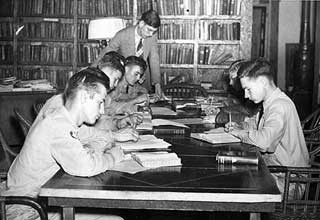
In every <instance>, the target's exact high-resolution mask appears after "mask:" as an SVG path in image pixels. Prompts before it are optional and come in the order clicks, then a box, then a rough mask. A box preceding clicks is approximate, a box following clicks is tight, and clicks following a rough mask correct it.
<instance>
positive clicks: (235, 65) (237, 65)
mask: <svg viewBox="0 0 320 220" xmlns="http://www.w3.org/2000/svg"><path fill="white" fill-rule="evenodd" d="M242 62H244V60H243V59H241V60H235V61H233V62H232V63H231V64H230V66H229V68H228V69H227V73H228V74H229V75H230V74H231V73H232V72H236V73H237V74H236V76H237V77H238V70H239V69H240V67H241V63H242Z"/></svg>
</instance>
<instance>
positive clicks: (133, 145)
mask: <svg viewBox="0 0 320 220" xmlns="http://www.w3.org/2000/svg"><path fill="white" fill-rule="evenodd" d="M117 145H119V146H120V147H121V148H122V150H124V151H125V152H132V151H142V150H146V149H167V148H168V147H169V146H171V144H169V143H168V142H166V141H164V140H163V139H160V138H157V137H156V136H154V135H140V137H139V140H138V141H137V142H133V141H128V142H120V143H119V142H118V143H117Z"/></svg>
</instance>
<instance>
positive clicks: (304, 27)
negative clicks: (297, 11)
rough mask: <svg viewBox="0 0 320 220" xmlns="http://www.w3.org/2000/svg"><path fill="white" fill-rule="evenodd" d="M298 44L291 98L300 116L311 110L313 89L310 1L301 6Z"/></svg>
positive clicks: (305, 0) (305, 1)
mask: <svg viewBox="0 0 320 220" xmlns="http://www.w3.org/2000/svg"><path fill="white" fill-rule="evenodd" d="M301 10H302V11H301V29H300V42H299V43H300V45H299V51H298V55H297V66H296V68H295V74H294V93H293V96H294V97H293V99H294V101H295V103H296V106H297V110H298V112H299V115H300V117H301V118H304V117H305V116H306V115H308V114H309V113H310V112H311V109H312V108H311V107H312V90H313V58H312V57H313V54H312V53H313V45H312V43H311V42H310V1H308V0H303V1H302V7H301Z"/></svg>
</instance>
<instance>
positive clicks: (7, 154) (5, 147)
mask: <svg viewBox="0 0 320 220" xmlns="http://www.w3.org/2000/svg"><path fill="white" fill-rule="evenodd" d="M0 147H1V148H0V152H1V153H3V155H4V159H5V164H2V165H3V166H2V168H3V169H1V172H2V171H3V170H7V169H8V168H9V167H10V166H11V163H12V162H13V160H14V158H15V157H16V156H17V155H18V152H16V151H14V150H13V149H12V148H11V147H10V146H9V144H8V142H7V141H6V139H5V137H4V135H3V133H2V131H1V129H0Z"/></svg>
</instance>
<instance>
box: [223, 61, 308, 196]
mask: <svg viewBox="0 0 320 220" xmlns="http://www.w3.org/2000/svg"><path fill="white" fill-rule="evenodd" d="M273 75H274V72H273V69H272V68H271V65H270V63H269V62H267V61H265V60H263V59H256V60H253V61H247V62H244V63H242V65H241V67H240V69H239V72H238V77H239V78H240V82H241V86H242V88H243V89H244V95H245V98H248V99H250V100H251V101H253V102H254V103H256V104H257V103H260V102H262V105H263V113H259V114H258V115H257V116H256V117H255V118H253V119H250V120H247V121H245V122H243V123H242V124H241V125H238V124H235V123H228V124H226V129H227V130H228V131H229V132H230V133H231V134H233V135H234V136H236V137H239V138H240V139H241V140H242V141H243V142H245V143H249V144H253V145H256V146H257V147H259V150H260V151H261V152H262V154H263V158H264V160H265V162H266V163H267V165H280V166H292V167H307V166H309V154H308V150H307V147H306V143H305V140H304V136H303V132H302V128H301V124H300V120H299V116H298V113H297V110H296V108H295V105H294V103H293V102H292V101H291V100H290V98H289V97H288V96H287V95H286V94H285V93H283V92H282V91H281V90H280V89H279V88H278V87H277V86H276V85H275V83H274V80H273ZM276 181H277V184H278V187H279V189H280V191H282V192H283V186H284V179H283V176H277V178H276Z"/></svg>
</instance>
